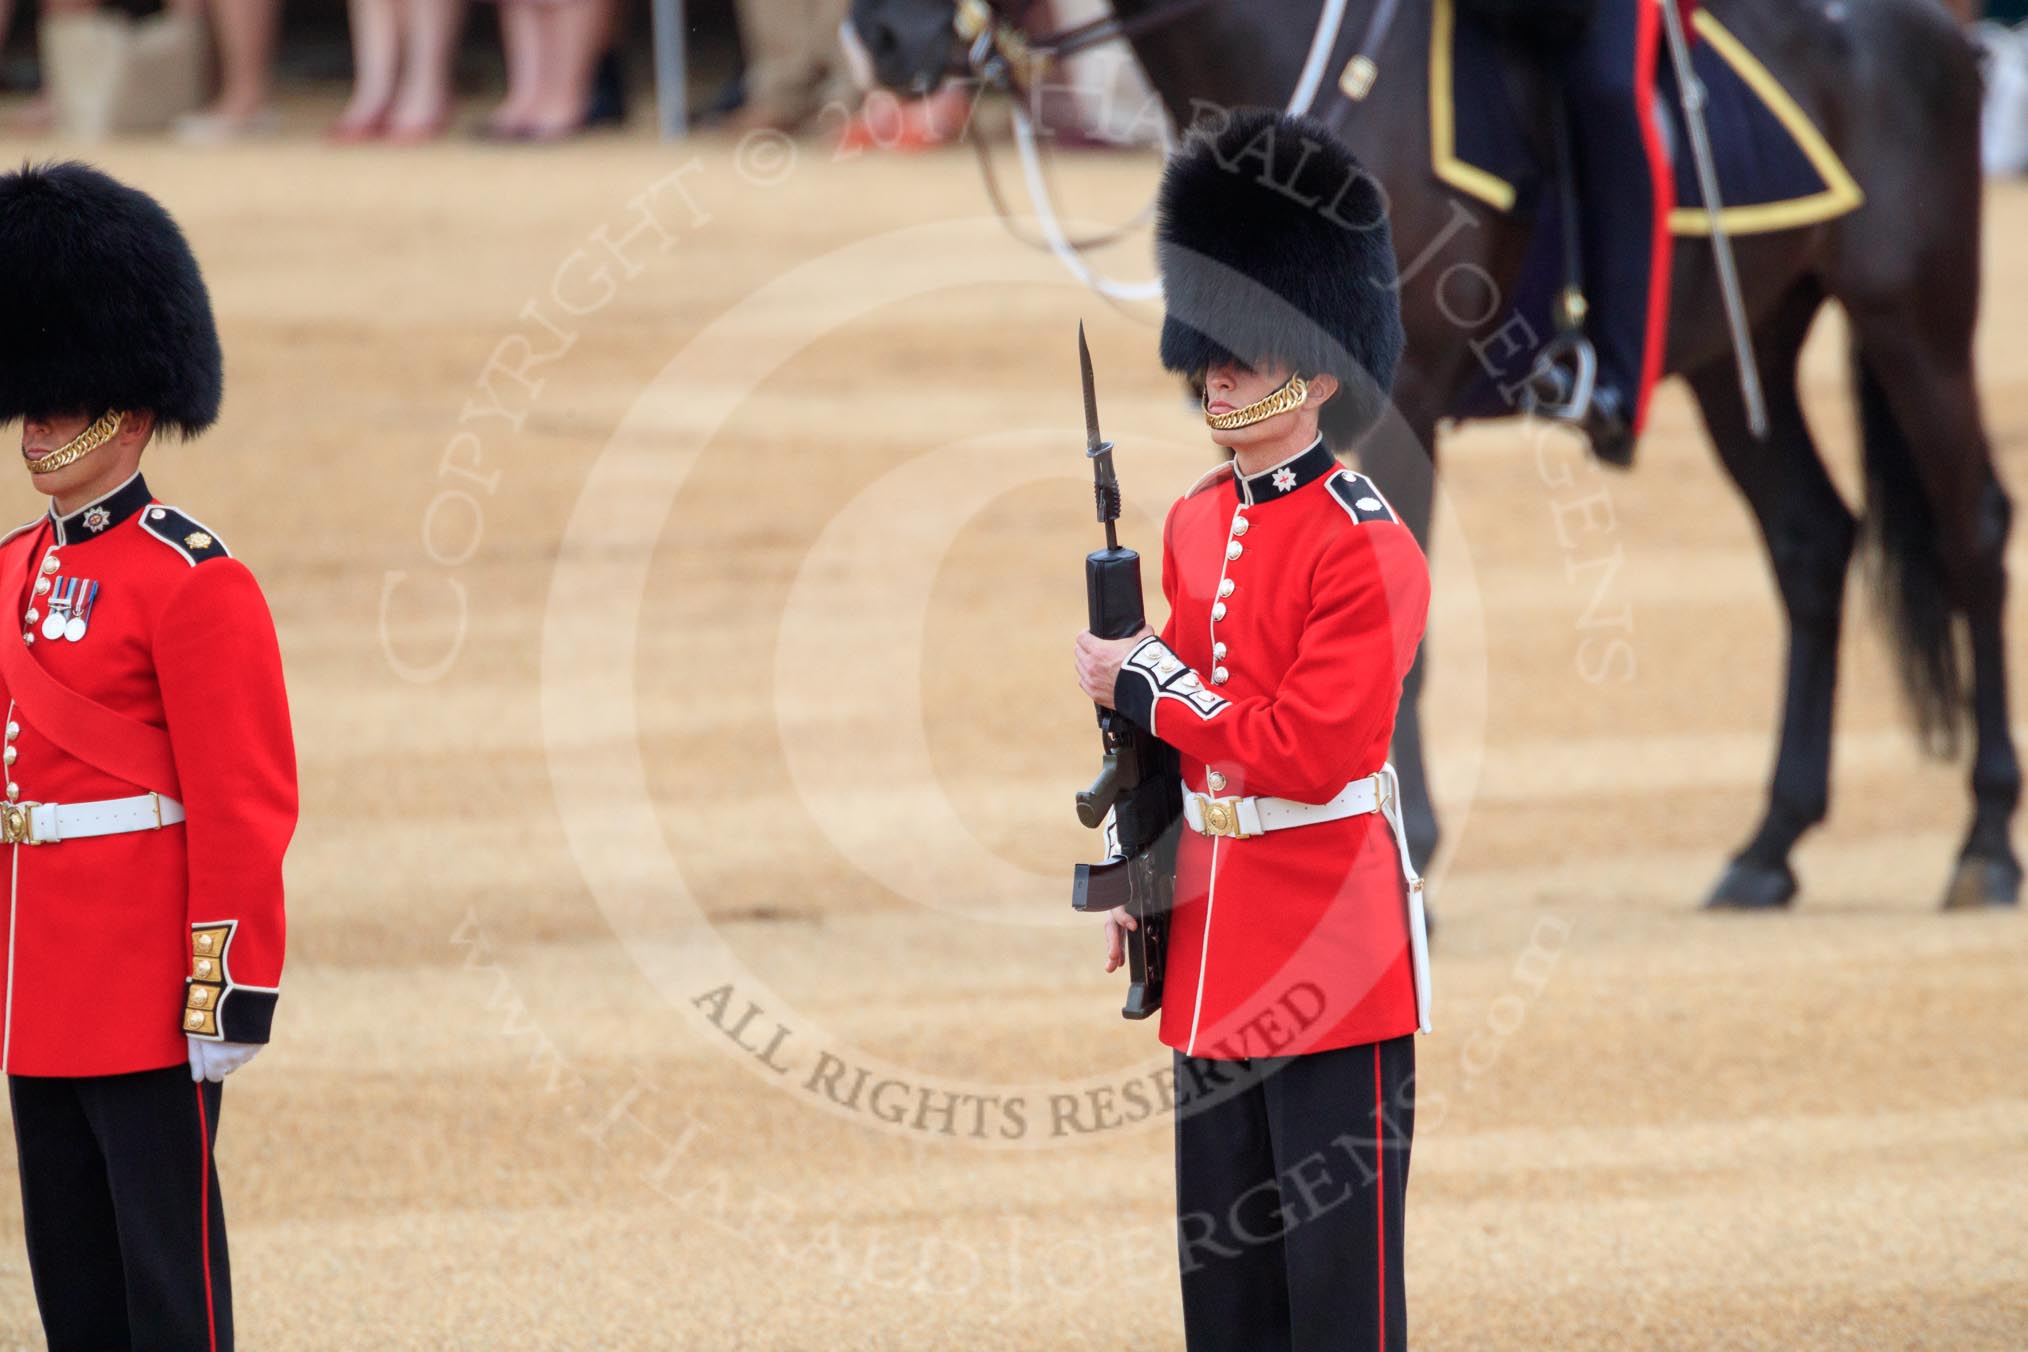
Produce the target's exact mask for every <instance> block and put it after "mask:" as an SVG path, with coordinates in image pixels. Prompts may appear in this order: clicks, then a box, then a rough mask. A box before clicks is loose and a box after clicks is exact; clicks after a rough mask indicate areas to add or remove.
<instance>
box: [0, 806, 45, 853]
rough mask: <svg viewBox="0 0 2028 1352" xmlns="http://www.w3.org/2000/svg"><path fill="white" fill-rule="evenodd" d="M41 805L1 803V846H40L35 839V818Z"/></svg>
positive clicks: (39, 842)
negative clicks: (35, 813)
mask: <svg viewBox="0 0 2028 1352" xmlns="http://www.w3.org/2000/svg"><path fill="white" fill-rule="evenodd" d="M41 806H42V804H40V803H0V845H40V844H41V843H42V842H41V841H39V840H37V839H36V838H35V818H34V817H33V816H32V815H31V814H32V813H33V812H34V810H35V809H36V808H38V807H41Z"/></svg>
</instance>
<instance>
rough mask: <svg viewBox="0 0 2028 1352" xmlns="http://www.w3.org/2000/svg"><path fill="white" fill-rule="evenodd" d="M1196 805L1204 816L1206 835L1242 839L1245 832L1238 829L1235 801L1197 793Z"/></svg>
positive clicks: (1237, 806)
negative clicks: (1207, 796)
mask: <svg viewBox="0 0 2028 1352" xmlns="http://www.w3.org/2000/svg"><path fill="white" fill-rule="evenodd" d="M1197 802H1198V805H1199V807H1200V809H1201V810H1202V813H1203V816H1204V834H1205V835H1207V836H1229V837H1231V838H1232V839H1234V840H1244V839H1245V838H1246V833H1245V832H1244V831H1241V830H1240V829H1239V805H1238V803H1237V802H1232V801H1226V800H1221V799H1217V798H1206V797H1203V796H1202V795H1199V797H1198V799H1197Z"/></svg>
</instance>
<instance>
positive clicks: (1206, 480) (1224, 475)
mask: <svg viewBox="0 0 2028 1352" xmlns="http://www.w3.org/2000/svg"><path fill="white" fill-rule="evenodd" d="M1231 477H1232V462H1231V461H1230V460H1228V461H1226V462H1225V463H1224V464H1222V465H1220V466H1218V467H1217V468H1216V469H1209V470H1206V471H1205V472H1204V475H1203V477H1202V478H1200V479H1198V481H1197V482H1196V483H1194V484H1192V485H1190V491H1189V492H1188V493H1185V494H1184V495H1183V496H1184V497H1186V498H1194V497H1196V496H1197V495H1198V494H1199V493H1202V492H1203V491H1204V490H1205V489H1207V488H1209V487H1211V486H1212V485H1213V484H1219V483H1224V482H1225V481H1226V480H1227V479H1230V478H1231Z"/></svg>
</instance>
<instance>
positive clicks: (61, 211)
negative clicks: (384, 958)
mask: <svg viewBox="0 0 2028 1352" xmlns="http://www.w3.org/2000/svg"><path fill="white" fill-rule="evenodd" d="M0 295H4V296H5V297H6V299H7V313H6V315H5V316H4V317H0V424H4V423H7V422H15V421H18V422H20V423H21V428H22V433H21V454H22V460H23V464H24V466H25V467H26V469H27V470H28V473H29V475H30V477H31V479H32V481H33V483H34V484H35V486H36V488H37V489H38V490H40V491H41V492H43V493H46V494H48V495H49V511H48V513H47V515H45V516H42V517H40V518H38V519H36V520H34V521H32V522H30V523H28V524H27V525H25V526H21V527H19V528H17V529H16V530H14V531H13V532H12V533H11V534H9V535H8V536H6V538H5V540H4V541H0V587H4V588H5V596H6V601H7V604H10V605H12V606H13V607H14V608H15V614H16V617H17V618H18V619H19V621H20V628H19V629H18V630H7V629H0V701H4V703H5V705H6V715H5V749H4V752H0V758H4V761H5V769H6V780H5V785H6V787H5V798H4V800H0V863H4V866H5V867H6V870H7V873H8V884H7V892H8V896H7V919H6V924H5V929H4V934H5V944H6V952H5V958H4V966H0V972H4V978H0V979H4V990H0V1068H4V1069H5V1071H6V1073H7V1084H8V1094H9V1099H10V1102H11V1105H12V1108H13V1114H14V1137H15V1145H16V1149H17V1151H18V1154H19V1159H20V1168H21V1198H22V1215H23V1220H24V1223H25V1227H26V1231H27V1240H28V1260H29V1270H30V1273H31V1275H32V1276H33V1279H34V1284H35V1298H36V1303H37V1305H38V1306H39V1307H40V1310H41V1313H42V1322H43V1327H44V1330H45V1331H46V1333H47V1334H48V1338H49V1345H50V1347H51V1348H53V1349H93V1350H94V1352H100V1350H103V1349H115V1348H129V1347H133V1348H140V1347H148V1348H186V1349H187V1348H204V1349H213V1350H215V1349H224V1348H230V1347H231V1346H232V1341H233V1339H232V1290H231V1284H230V1277H229V1273H228V1266H227V1261H226V1237H225V1216H224V1212H223V1210H222V1209H221V1206H220V1200H219V1187H218V1180H217V1178H216V1176H215V1175H214V1173H213V1171H212V1145H213V1142H214V1140H215V1139H216V1135H217V1131H218V1113H219V1103H220V1095H221V1089H222V1086H221V1083H220V1082H221V1081H222V1080H223V1079H224V1077H225V1076H226V1074H227V1073H229V1072H230V1071H232V1070H234V1069H236V1068H237V1067H239V1066H240V1065H243V1064H244V1063H245V1062H246V1061H247V1060H248V1059H250V1058H251V1057H252V1056H253V1054H254V1053H255V1052H257V1051H259V1050H260V1047H261V1045H262V1044H263V1043H265V1042H266V1041H267V1040H268V1031H269V1025H270V1022H271V1020H272V1019H273V1016H274V1010H275V1001H276V988H277V984H278V982H279V980H280V977H281V970H282V856H283V853H284V851H285V850H286V849H287V847H288V843H289V837H290V835H291V833H292V832H293V831H294V829H295V824H296V764H295V750H294V744H293V741H292V739H291V735H290V729H289V711H288V701H287V697H286V695H285V693H284V691H283V686H282V664H281V656H280V652H279V650H278V648H277V646H276V641H275V628H274V621H273V619H272V618H271V617H270V615H269V613H268V608H267V604H266V602H265V601H264V600H263V599H262V597H261V592H260V588H259V587H258V586H257V585H256V584H255V582H254V578H253V574H252V573H251V572H249V571H248V570H247V568H246V565H245V564H243V563H240V562H239V561H238V560H236V559H234V558H232V557H231V556H230V555H229V554H228V553H227V551H226V548H225V545H224V543H223V542H222V541H221V540H220V539H219V538H218V536H217V535H216V533H214V532H213V531H212V530H211V529H210V528H209V527H207V526H204V525H202V524H200V523H199V522H197V521H195V520H193V519H191V518H190V517H189V516H186V515H185V514H184V513H182V512H181V511H178V510H177V509H176V508H174V507H170V506H167V505H165V504H163V503H160V502H157V501H156V500H155V498H154V496H153V495H152V494H151V493H150V492H149V491H148V486H147V484H146V483H145V482H144V481H143V480H142V478H141V473H140V461H141V453H142V451H143V450H144V449H146V447H147V446H148V444H149V442H150V440H151V439H152V438H153V437H154V436H155V435H156V434H157V433H162V432H174V433H178V434H181V435H182V436H185V437H190V436H195V435H196V434H198V433H200V432H202V431H204V430H205V429H206V428H207V427H209V426H211V424H212V423H213V421H215V420H216V418H217V416H218V406H219V399H220V394H221V390H222V379H223V377H222V364H221V360H220V354H219V346H218V335H217V332H216V331H215V329H214V327H213V323H212V316H211V303H210V299H209V297H208V296H207V294H206V292H205V288H204V282H203V279H202V277H201V276H200V274H199V272H198V268H197V261H196V259H195V258H193V257H192V256H191V253H190V249H189V246H188V245H187V244H186V243H185V242H184V239H183V236H182V233H181V232H180V231H179V230H178V229H177V228H176V225H175V223H174V222H173V221H172V220H171V219H170V218H169V215H168V213H167V212H165V211H164V210H163V209H162V208H161V206H160V205H158V204H157V203H156V202H155V201H154V200H153V199H152V198H150V197H148V196H146V195H145V194H143V193H140V192H137V191H135V190H134V189H132V188H128V187H125V186H123V185H122V184H119V183H117V182H115V181H113V180H112V179H110V178H108V177H106V176H105V175H104V174H101V173H98V172H97V171H95V170H93V169H90V168H87V167H86V166H84V165H80V164H54V165H47V166H43V167H40V168H24V169H22V170H20V171H19V172H17V173H12V174H8V175H5V176H0Z"/></svg>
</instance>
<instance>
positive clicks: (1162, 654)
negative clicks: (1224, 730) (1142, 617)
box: [1113, 636, 1231, 732]
mask: <svg viewBox="0 0 2028 1352" xmlns="http://www.w3.org/2000/svg"><path fill="white" fill-rule="evenodd" d="M1163 700H1170V701H1173V702H1174V703H1177V704H1180V705H1182V706H1183V707H1184V708H1186V709H1188V710H1190V712H1191V713H1193V714H1195V715H1196V716H1197V717H1198V719H1199V720H1200V721H1206V722H1208V721H1209V720H1211V719H1213V718H1216V717H1217V716H1218V715H1219V714H1220V713H1222V712H1223V711H1224V710H1225V708H1226V707H1227V706H1228V705H1229V704H1230V703H1231V701H1230V700H1226V699H1221V698H1220V697H1219V696H1217V695H1214V694H1212V693H1211V691H1210V690H1208V689H1207V688H1205V685H1204V682H1203V680H1202V679H1201V678H1200V677H1199V676H1198V675H1197V673H1196V671H1195V670H1193V669H1192V668H1191V666H1190V664H1189V663H1187V662H1185V661H1184V660H1183V659H1182V658H1180V657H1178V656H1177V655H1176V654H1175V652H1174V651H1173V650H1172V649H1171V648H1170V647H1169V645H1168V644H1166V643H1164V642H1162V640H1161V639H1159V638H1155V637H1153V636H1150V637H1148V638H1145V639H1142V640H1141V642H1140V644H1139V645H1138V646H1137V647H1135V649H1134V650H1133V651H1132V652H1130V653H1128V654H1127V660H1126V661H1125V662H1124V663H1122V664H1121V666H1120V676H1119V679H1118V680H1117V681H1115V682H1113V707H1114V708H1116V709H1118V710H1119V711H1120V712H1121V713H1122V714H1125V715H1126V716H1127V717H1128V718H1130V719H1132V720H1133V721H1134V722H1135V723H1137V724H1139V725H1140V726H1141V727H1144V728H1146V729H1147V730H1148V731H1149V732H1154V731H1155V706H1156V705H1158V704H1159V703H1161V702H1162V701H1163Z"/></svg>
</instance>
